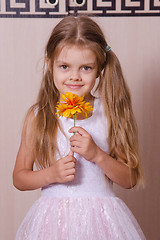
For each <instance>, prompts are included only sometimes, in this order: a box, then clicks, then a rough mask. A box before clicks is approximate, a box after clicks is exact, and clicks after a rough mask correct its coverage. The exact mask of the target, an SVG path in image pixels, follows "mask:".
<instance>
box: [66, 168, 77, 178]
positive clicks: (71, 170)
mask: <svg viewBox="0 0 160 240" xmlns="http://www.w3.org/2000/svg"><path fill="white" fill-rule="evenodd" d="M75 172H76V170H75V168H72V169H68V170H66V171H65V175H66V176H69V175H74V174H75Z"/></svg>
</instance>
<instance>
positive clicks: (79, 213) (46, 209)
mask: <svg viewBox="0 0 160 240" xmlns="http://www.w3.org/2000/svg"><path fill="white" fill-rule="evenodd" d="M60 122H61V124H62V127H63V129H64V131H65V134H66V136H67V138H66V137H65V136H64V135H63V134H62V133H61V131H59V132H58V139H57V141H58V147H59V150H60V152H61V156H59V155H58V153H57V159H59V158H61V157H64V156H66V155H67V154H68V152H69V149H70V143H69V140H68V139H69V137H70V136H71V135H72V134H70V133H68V130H69V129H70V128H71V127H73V119H69V118H60ZM76 126H81V127H83V128H84V129H85V130H86V131H87V132H88V133H89V134H90V135H91V136H92V138H93V140H94V141H95V143H96V144H97V145H98V146H99V147H100V148H101V149H102V150H103V151H105V152H108V143H107V137H108V133H107V118H106V116H105V114H104V111H103V107H102V104H101V101H100V100H99V99H95V102H94V111H93V115H92V116H91V117H90V118H87V119H84V120H76ZM74 156H75V158H76V159H77V161H76V175H75V179H74V180H73V181H72V182H70V183H65V184H51V185H49V186H46V187H43V188H42V195H41V197H40V198H39V199H38V200H37V201H36V202H35V203H34V204H33V206H32V207H31V209H30V210H29V212H28V213H27V215H26V217H25V218H24V220H23V222H22V224H21V225H20V227H19V229H18V232H17V235H16V240H116V239H120V240H140V239H145V236H144V235H143V233H142V231H141V229H140V227H139V225H138V223H137V221H136V219H135V218H134V216H133V215H132V213H131V211H130V210H129V209H128V207H127V206H126V205H125V203H124V202H123V201H122V200H120V199H119V198H117V197H116V196H115V195H114V193H113V190H112V182H111V181H110V180H109V179H108V178H106V177H105V175H104V173H103V171H102V170H101V169H100V168H99V167H98V166H97V165H96V164H94V163H92V162H89V161H87V160H85V159H84V158H83V157H82V156H81V155H79V154H75V155H74Z"/></svg>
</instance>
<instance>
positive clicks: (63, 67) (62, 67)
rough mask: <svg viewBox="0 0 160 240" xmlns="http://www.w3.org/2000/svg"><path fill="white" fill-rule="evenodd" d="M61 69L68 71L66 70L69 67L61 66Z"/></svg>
mask: <svg viewBox="0 0 160 240" xmlns="http://www.w3.org/2000/svg"><path fill="white" fill-rule="evenodd" d="M60 68H61V69H64V70H66V69H68V66H67V65H61V66H60Z"/></svg>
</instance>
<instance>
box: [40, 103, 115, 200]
mask: <svg viewBox="0 0 160 240" xmlns="http://www.w3.org/2000/svg"><path fill="white" fill-rule="evenodd" d="M59 120H60V124H61V127H62V128H63V130H64V132H65V135H64V134H63V133H62V132H61V131H60V129H59V130H58V135H57V145H58V149H59V152H60V153H58V152H57V160H58V159H60V158H62V157H65V156H66V155H67V154H68V153H69V151H70V142H69V138H70V137H71V136H72V134H70V133H69V132H68V130H69V129H70V128H71V127H73V126H74V120H73V119H70V118H63V117H61V118H60V119H59ZM76 126H80V127H82V128H84V129H85V130H86V131H87V132H88V133H89V134H90V135H91V136H92V138H93V140H94V141H95V143H96V144H97V145H98V146H99V147H100V148H101V149H102V150H103V151H105V152H108V127H107V118H106V116H105V113H104V110H103V106H102V103H101V101H100V99H97V98H96V99H95V101H94V110H93V114H92V116H91V117H89V118H86V119H83V120H76ZM74 157H75V158H76V173H75V178H74V180H73V181H72V182H68V183H56V184H51V185H49V186H46V187H43V188H42V195H44V196H50V197H56V198H59V197H60V198H61V197H95V196H97V197H106V196H113V195H114V194H113V192H112V182H111V181H110V180H109V179H108V178H107V177H105V175H104V173H103V171H102V170H101V169H100V168H99V167H98V166H97V165H96V164H95V163H92V162H89V161H87V160H86V159H84V158H83V157H82V156H81V155H79V154H76V153H74Z"/></svg>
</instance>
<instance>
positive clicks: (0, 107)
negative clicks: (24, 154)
mask: <svg viewBox="0 0 160 240" xmlns="http://www.w3.org/2000/svg"><path fill="white" fill-rule="evenodd" d="M4 2H5V1H4ZM4 2H2V3H1V12H0V17H1V18H0V35H1V36H0V74H1V79H0V161H1V168H0V176H1V181H0V189H1V196H0V209H1V216H0V239H4V240H12V239H14V236H15V233H16V230H17V228H18V226H19V224H20V223H21V221H22V219H23V218H24V216H25V214H26V212H27V211H28V209H29V208H30V206H31V205H32V203H33V202H34V201H35V199H37V197H38V196H39V195H40V191H39V190H37V191H33V192H19V191H18V190H16V189H15V188H14V187H13V185H12V170H13V167H14V163H15V159H16V154H17V151H18V147H19V143H20V135H21V129H22V124H23V120H24V116H25V113H26V111H27V109H28V107H29V106H30V105H31V104H32V103H33V102H34V101H35V99H36V95H37V92H38V88H39V85H40V80H41V76H42V67H43V57H44V47H45V44H46V41H47V39H48V37H49V35H50V32H51V30H52V28H53V27H54V26H55V24H56V23H57V22H58V21H59V20H60V19H59V18H58V16H59V15H60V11H61V12H62V13H63V15H66V12H67V10H66V5H62V2H61V6H60V8H59V15H57V17H56V18H55V17H52V18H50V17H47V16H46V17H43V18H42V17H40V16H39V17H38V16H37V15H36V14H37V13H36V14H35V11H33V10H34V9H33V4H31V5H30V7H32V12H34V15H36V16H35V17H33V16H30V17H29V18H26V17H24V16H22V17H21V16H20V14H19V13H18V11H16V10H15V9H14V11H15V12H16V14H17V16H14V15H13V16H12V15H11V12H9V11H8V10H6V9H5V6H9V5H7V4H9V2H10V3H11V2H12V7H13V5H14V4H15V5H16V4H18V3H14V4H13V2H15V1H6V3H7V4H6V5H5V6H4ZM30 2H32V3H33V2H34V1H30ZM41 2H43V1H41ZM70 2H71V3H72V1H70ZM85 2H86V1H85ZM93 2H96V1H93ZM97 2H98V1H97ZM100 2H101V1H99V3H100ZM102 2H103V1H102ZM111 2H112V4H113V1H111ZM119 2H120V1H117V5H116V7H117V8H118V7H120V6H119V5H118V3H119ZM122 2H124V1H122ZM137 2H138V1H135V3H133V1H127V4H128V5H129V4H130V6H131V4H132V5H133V4H135V5H137V6H138V3H137ZM143 2H144V1H139V8H140V7H141V8H143V6H142V5H140V4H142V3H143ZM150 2H152V3H153V2H155V3H154V4H155V5H156V4H157V6H158V4H159V2H157V1H150ZM65 3H66V2H65ZM145 3H146V4H145V8H144V9H143V11H142V10H141V9H139V10H135V8H134V11H131V10H130V11H129V10H123V11H121V12H120V11H118V9H116V10H115V11H113V10H110V13H108V14H110V15H107V13H106V12H105V11H104V12H102V9H103V8H104V6H102V7H101V9H100V10H97V12H98V11H99V13H97V12H95V15H96V14H97V16H98V14H99V17H96V16H94V19H95V20H96V21H97V22H98V23H99V24H100V25H101V26H102V28H103V30H104V32H105V35H106V38H107V40H108V42H109V45H110V46H111V47H112V49H113V51H115V52H116V54H117V56H118V57H119V59H120V62H121V65H122V69H123V72H124V75H125V77H126V80H127V82H128V84H129V86H130V88H131V93H132V100H133V107H134V111H135V115H136V118H137V122H138V127H139V145H140V152H141V158H142V165H143V169H144V175H145V180H146V186H145V188H144V189H142V188H140V189H133V190H123V189H121V188H120V187H118V186H115V191H116V193H117V194H118V196H120V197H121V198H122V199H123V200H124V201H125V203H126V204H127V205H128V206H129V208H130V209H131V210H132V212H133V213H134V215H135V217H136V218H137V220H138V222H139V224H140V225H141V227H142V229H143V231H144V233H145V235H146V237H147V239H149V240H156V239H160V229H159V226H158V223H159V220H160V219H159V215H160V204H159V203H160V174H159V169H160V161H159V155H160V154H159V142H160V127H159V122H160V121H159V120H160V109H159V102H160V95H159V90H160V79H159V75H160V68H159V66H160V58H159V47H160V46H159V45H160V28H159V24H160V19H159V17H158V16H156V15H157V14H159V10H158V11H157V9H152V10H150V11H149V10H147V6H149V5H147V3H149V1H145ZM19 4H20V3H19ZM103 4H109V3H108V2H106V3H104V2H103ZM17 6H18V5H17ZM67 6H68V5H67ZM18 7H19V6H18ZM87 7H88V8H86V9H85V10H84V11H88V12H91V7H92V6H91V2H90V3H88V6H87ZM112 7H114V6H113V5H112ZM132 7H133V6H132ZM110 8H111V7H110ZM137 8H138V7H137ZM105 9H106V8H105ZM2 10H3V11H2ZM71 10H72V12H73V11H75V12H76V8H72V9H70V11H71ZM26 11H27V10H26ZM55 11H56V9H55ZM57 11H58V10H57ZM111 11H112V14H111ZM126 11H128V12H129V13H130V16H128V17H127V14H126ZM138 11H139V12H138ZM140 12H141V14H140ZM120 13H121V15H120ZM138 13H139V14H140V16H138ZM7 14H8V15H9V16H8V15H7ZM12 14H13V13H12ZM18 14H19V15H18ZM23 14H24V13H23ZM136 14H137V15H136ZM2 15H3V16H2ZM111 15H112V16H111ZM131 15H132V16H131Z"/></svg>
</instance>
